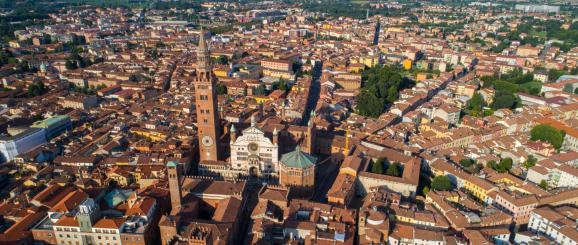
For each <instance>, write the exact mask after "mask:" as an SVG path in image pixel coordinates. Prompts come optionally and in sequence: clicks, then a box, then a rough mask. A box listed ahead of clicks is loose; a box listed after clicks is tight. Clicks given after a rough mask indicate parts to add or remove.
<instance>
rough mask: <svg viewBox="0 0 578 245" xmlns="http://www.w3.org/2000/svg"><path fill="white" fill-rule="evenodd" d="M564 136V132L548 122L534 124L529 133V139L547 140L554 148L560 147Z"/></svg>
mask: <svg viewBox="0 0 578 245" xmlns="http://www.w3.org/2000/svg"><path fill="white" fill-rule="evenodd" d="M564 136H565V134H564V132H562V131H559V130H557V129H555V128H554V127H552V126H550V125H548V124H540V125H536V126H535V127H534V128H532V131H531V133H530V139H531V140H541V141H545V142H548V143H550V144H552V146H554V148H556V149H560V147H562V143H563V142H564Z"/></svg>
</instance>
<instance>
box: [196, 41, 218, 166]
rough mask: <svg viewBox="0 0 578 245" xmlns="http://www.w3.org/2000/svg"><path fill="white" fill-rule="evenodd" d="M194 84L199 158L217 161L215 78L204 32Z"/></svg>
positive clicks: (198, 51)
mask: <svg viewBox="0 0 578 245" xmlns="http://www.w3.org/2000/svg"><path fill="white" fill-rule="evenodd" d="M194 84H195V103H196V110H197V129H198V132H197V134H198V138H199V154H200V158H201V160H213V161H215V160H218V159H219V143H220V142H219V140H220V139H221V137H220V135H221V133H220V127H219V113H218V110H217V106H218V104H217V87H216V86H217V78H216V77H215V75H214V74H213V69H212V65H211V53H210V52H209V47H208V45H207V41H206V40H205V33H204V32H201V36H200V38H199V47H198V48H197V70H196V77H195V81H194Z"/></svg>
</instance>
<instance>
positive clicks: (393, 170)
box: [385, 162, 401, 177]
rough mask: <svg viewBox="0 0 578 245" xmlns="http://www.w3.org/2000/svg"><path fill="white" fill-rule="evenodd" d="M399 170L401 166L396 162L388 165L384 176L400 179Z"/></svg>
mask: <svg viewBox="0 0 578 245" xmlns="http://www.w3.org/2000/svg"><path fill="white" fill-rule="evenodd" d="M400 168H401V165H400V164H399V163H397V162H395V163H392V164H389V166H387V170H386V171H385V174H386V175H389V176H394V177H400V176H401V171H400Z"/></svg>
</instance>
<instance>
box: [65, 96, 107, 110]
mask: <svg viewBox="0 0 578 245" xmlns="http://www.w3.org/2000/svg"><path fill="white" fill-rule="evenodd" d="M60 103H61V105H62V107H64V108H73V109H80V110H89V109H90V108H93V107H96V106H97V105H98V98H97V97H96V96H93V95H87V96H69V97H65V98H62V100H61V101H60Z"/></svg>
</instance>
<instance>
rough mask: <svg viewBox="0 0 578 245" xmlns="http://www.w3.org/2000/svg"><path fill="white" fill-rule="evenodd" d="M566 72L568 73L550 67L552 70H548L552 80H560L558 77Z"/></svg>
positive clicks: (549, 77)
mask: <svg viewBox="0 0 578 245" xmlns="http://www.w3.org/2000/svg"><path fill="white" fill-rule="evenodd" d="M564 74H566V72H565V71H560V70H556V69H550V70H548V79H549V80H550V81H556V80H558V78H560V77H561V76H562V75H564Z"/></svg>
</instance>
